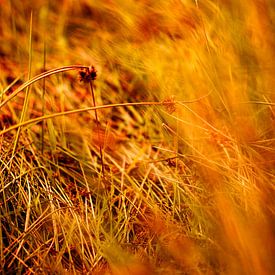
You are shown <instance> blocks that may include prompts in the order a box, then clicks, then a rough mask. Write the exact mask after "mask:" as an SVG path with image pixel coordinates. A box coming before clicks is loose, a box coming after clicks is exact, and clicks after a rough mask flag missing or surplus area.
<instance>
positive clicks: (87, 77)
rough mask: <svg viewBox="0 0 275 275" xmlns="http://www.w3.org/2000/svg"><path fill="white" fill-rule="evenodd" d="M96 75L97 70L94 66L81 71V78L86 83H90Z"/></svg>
mask: <svg viewBox="0 0 275 275" xmlns="http://www.w3.org/2000/svg"><path fill="white" fill-rule="evenodd" d="M96 76H97V72H96V69H95V67H94V66H90V67H88V68H85V69H83V70H81V71H80V72H79V79H80V81H83V82H84V83H89V82H90V81H92V80H95V79H96Z"/></svg>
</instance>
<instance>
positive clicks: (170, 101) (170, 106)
mask: <svg viewBox="0 0 275 275" xmlns="http://www.w3.org/2000/svg"><path fill="white" fill-rule="evenodd" d="M162 105H163V106H164V107H165V109H166V111H167V112H168V113H169V114H172V113H174V112H175V111H176V101H175V96H173V95H172V96H170V97H168V98H166V99H164V100H163V101H162Z"/></svg>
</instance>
